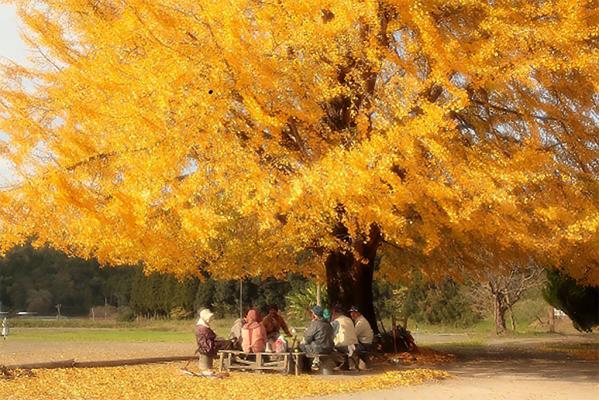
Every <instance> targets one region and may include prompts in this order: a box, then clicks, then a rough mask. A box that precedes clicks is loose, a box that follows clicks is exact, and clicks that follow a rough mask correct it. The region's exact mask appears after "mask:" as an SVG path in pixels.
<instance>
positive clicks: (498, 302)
mask: <svg viewBox="0 0 599 400" xmlns="http://www.w3.org/2000/svg"><path fill="white" fill-rule="evenodd" d="M543 271H544V270H543V268H541V267H539V266H537V265H529V266H526V267H521V266H518V265H511V266H508V267H505V268H498V269H497V270H495V271H492V270H490V269H489V270H485V271H484V272H482V273H481V274H480V275H479V276H478V277H477V279H476V282H475V283H473V284H472V285H471V286H470V295H471V296H472V300H473V304H474V305H475V307H476V308H477V309H478V310H477V311H479V312H488V311H491V310H492V312H493V316H494V319H495V332H496V333H497V334H498V335H501V334H503V333H505V331H506V330H507V327H506V314H507V313H508V312H509V318H510V324H511V329H512V330H513V331H515V330H516V320H515V318H514V312H513V307H514V304H516V303H517V302H518V301H520V299H521V298H522V295H523V294H524V293H525V292H526V291H528V290H529V289H532V288H535V287H539V286H540V285H542V284H543V282H544V280H545V275H544V274H543Z"/></svg>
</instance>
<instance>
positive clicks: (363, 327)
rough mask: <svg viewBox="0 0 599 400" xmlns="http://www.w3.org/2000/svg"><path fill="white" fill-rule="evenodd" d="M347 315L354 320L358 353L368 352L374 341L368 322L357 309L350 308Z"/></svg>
mask: <svg viewBox="0 0 599 400" xmlns="http://www.w3.org/2000/svg"><path fill="white" fill-rule="evenodd" d="M349 315H351V319H353V320H354V325H355V327H356V335H357V336H358V351H368V350H369V349H370V347H371V346H372V341H373V339H374V332H373V331H372V327H371V326H370V322H368V320H367V319H366V318H364V316H363V315H362V313H361V312H360V310H359V309H358V307H355V306H354V307H352V308H350V309H349Z"/></svg>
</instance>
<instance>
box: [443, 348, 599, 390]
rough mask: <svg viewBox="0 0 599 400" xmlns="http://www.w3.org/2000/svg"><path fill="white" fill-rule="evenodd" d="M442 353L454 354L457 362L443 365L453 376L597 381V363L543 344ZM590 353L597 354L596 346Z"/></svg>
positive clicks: (598, 379) (454, 349) (598, 376)
mask: <svg viewBox="0 0 599 400" xmlns="http://www.w3.org/2000/svg"><path fill="white" fill-rule="evenodd" d="M444 350H445V351H448V352H450V353H453V354H455V355H456V361H455V362H453V363H451V364H449V365H447V366H446V368H447V370H448V371H449V372H450V373H451V374H453V375H455V376H468V377H500V376H506V377H508V378H511V377H516V378H517V379H531V380H535V379H552V380H561V381H570V382H599V361H596V360H595V361H586V360H580V359H577V358H575V357H574V356H572V355H570V354H568V353H565V352H560V351H556V350H555V349H550V348H547V347H546V345H544V344H539V345H535V346H524V345H509V346H502V345H491V346H478V345H473V346H456V347H454V348H452V346H447V347H445V348H444ZM590 351H597V352H599V344H598V345H597V346H596V347H595V348H594V349H590Z"/></svg>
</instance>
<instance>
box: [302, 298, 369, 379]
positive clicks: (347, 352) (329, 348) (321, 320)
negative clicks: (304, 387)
mask: <svg viewBox="0 0 599 400" xmlns="http://www.w3.org/2000/svg"><path fill="white" fill-rule="evenodd" d="M311 311H312V322H311V323H310V326H309V327H308V329H307V330H306V332H305V333H304V340H303V343H301V344H300V349H301V351H303V352H304V353H306V354H308V355H313V354H330V353H333V352H334V351H336V352H338V353H340V354H342V355H343V358H342V360H341V363H340V364H339V365H338V366H337V368H338V369H342V368H352V367H356V368H357V367H358V365H357V363H355V365H350V362H349V361H350V360H356V358H360V355H363V354H364V353H366V352H368V351H369V350H370V348H371V347H372V342H373V339H374V332H373V330H372V327H371V326H370V323H369V322H368V320H367V319H366V318H365V317H364V316H363V315H362V313H360V310H359V309H358V308H357V307H351V308H350V309H349V314H350V316H351V318H349V317H348V316H346V315H345V313H344V312H343V309H342V308H341V307H340V306H335V307H333V314H332V315H330V314H329V312H328V310H327V309H324V310H323V309H322V308H321V307H319V306H315V307H313V308H312V310H311ZM329 321H330V322H329ZM354 356H358V357H354ZM318 362H319V360H318V357H314V364H318Z"/></svg>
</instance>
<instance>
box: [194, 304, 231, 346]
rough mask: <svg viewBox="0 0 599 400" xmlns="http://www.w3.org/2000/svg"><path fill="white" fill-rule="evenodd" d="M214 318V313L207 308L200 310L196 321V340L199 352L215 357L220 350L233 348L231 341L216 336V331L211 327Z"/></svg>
mask: <svg viewBox="0 0 599 400" xmlns="http://www.w3.org/2000/svg"><path fill="white" fill-rule="evenodd" d="M213 319H214V314H213V313H212V311H210V310H209V309H207V308H205V309H203V310H202V311H200V318H199V319H198V322H197V323H196V342H197V344H198V349H197V350H196V352H197V353H199V354H203V355H205V356H209V357H214V356H216V353H218V351H219V350H228V349H230V348H231V342H230V341H228V340H225V339H220V338H217V337H216V333H214V331H213V330H212V328H211V327H210V323H211V322H212V320H213Z"/></svg>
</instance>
